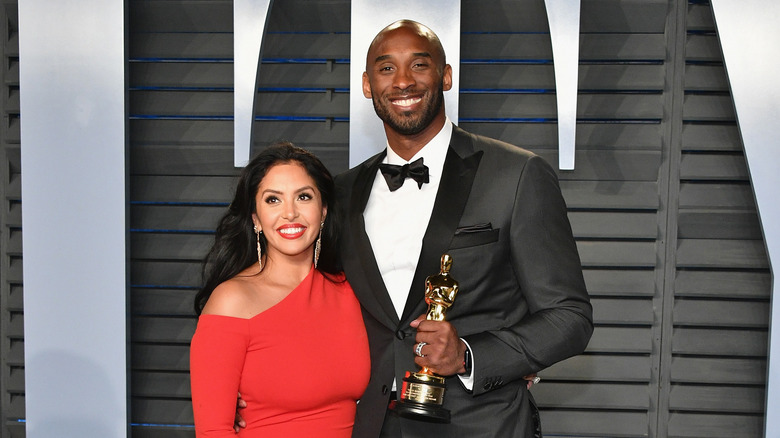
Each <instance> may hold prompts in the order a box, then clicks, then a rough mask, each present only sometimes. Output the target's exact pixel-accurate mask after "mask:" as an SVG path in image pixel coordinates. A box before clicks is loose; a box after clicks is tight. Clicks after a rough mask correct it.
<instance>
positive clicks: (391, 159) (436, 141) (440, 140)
mask: <svg viewBox="0 0 780 438" xmlns="http://www.w3.org/2000/svg"><path fill="white" fill-rule="evenodd" d="M451 137H452V122H450V119H449V117H445V120H444V126H443V127H442V128H441V130H440V131H439V133H438V134H436V136H434V137H433V138H432V139H431V141H429V142H428V143H427V144H426V145H425V146H423V147H422V149H420V150H419V151H418V152H417V153H416V154H414V156H413V157H412V159H411V160H409V161H406V160H404V159H403V158H401V157H400V156H399V155H398V154H396V153H395V151H393V149H392V148H391V147H390V146H389V145H388V146H387V156H386V157H385V159H384V162H385V163H388V164H395V165H399V166H401V165H404V164H406V163H411V162H412V161H414V160H416V159H418V158H421V157H422V158H423V163H424V164H425V165H426V166H428V171H429V173H430V174H431V176H439V175H441V172H442V169H443V168H444V159H445V158H446V157H447V149H448V148H449V146H450V138H451Z"/></svg>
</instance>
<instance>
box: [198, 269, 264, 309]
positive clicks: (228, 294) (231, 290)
mask: <svg viewBox="0 0 780 438" xmlns="http://www.w3.org/2000/svg"><path fill="white" fill-rule="evenodd" d="M254 290H255V286H254V285H253V282H252V281H251V280H250V279H249V278H247V277H242V276H236V277H233V278H231V279H230V280H227V281H225V282H223V283H220V284H219V285H218V286H217V287H216V288H214V291H213V292H211V296H210V297H209V300H208V301H207V302H206V306H205V307H203V312H201V313H202V314H204V315H221V316H232V317H235V318H250V317H252V316H253V312H252V311H251V307H252V303H253V296H254V294H255V293H254Z"/></svg>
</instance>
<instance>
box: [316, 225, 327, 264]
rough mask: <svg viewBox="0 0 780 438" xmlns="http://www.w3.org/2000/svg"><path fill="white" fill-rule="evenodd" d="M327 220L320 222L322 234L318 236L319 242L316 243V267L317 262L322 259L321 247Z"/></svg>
mask: <svg viewBox="0 0 780 438" xmlns="http://www.w3.org/2000/svg"><path fill="white" fill-rule="evenodd" d="M324 226H325V221H322V222H320V235H319V237H317V243H315V244H314V268H315V269H316V268H317V262H319V261H320V248H322V228H323V227H324Z"/></svg>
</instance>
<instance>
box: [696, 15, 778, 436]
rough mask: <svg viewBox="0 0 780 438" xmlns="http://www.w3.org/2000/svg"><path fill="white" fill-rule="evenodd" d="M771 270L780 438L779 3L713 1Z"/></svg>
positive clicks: (771, 426) (774, 427) (774, 423)
mask: <svg viewBox="0 0 780 438" xmlns="http://www.w3.org/2000/svg"><path fill="white" fill-rule="evenodd" d="M710 3H711V4H712V10H713V12H714V15H715V22H716V24H717V27H718V34H719V36H720V44H721V48H722V50H723V59H724V61H725V63H726V72H727V73H728V77H729V85H730V86H731V95H732V98H733V99H734V108H735V109H736V111H737V121H738V123H739V132H740V134H741V135H742V143H743V144H744V145H745V156H746V157H747V163H748V168H749V169H750V180H751V182H752V183H753V193H754V194H755V197H756V204H757V205H758V214H759V217H760V218H761V225H762V227H761V228H762V230H763V232H764V242H765V243H766V247H767V254H768V255H769V263H770V266H771V269H772V307H771V312H772V315H771V326H770V332H769V365H768V367H767V368H768V379H767V404H766V412H767V415H766V420H765V427H766V429H765V436H767V437H780V417H779V416H778V414H780V388H778V385H780V285H778V282H777V276H776V274H777V264H776V263H773V261H776V260H777V258H778V257H780V206H778V203H777V190H778V188H780V149H778V138H780V128H778V121H780V87H778V78H777V74H778V71H780V49H778V44H780V28H778V24H777V23H780V2H776V1H775V2H767V1H763V0H710Z"/></svg>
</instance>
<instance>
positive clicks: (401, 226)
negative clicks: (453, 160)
mask: <svg viewBox="0 0 780 438" xmlns="http://www.w3.org/2000/svg"><path fill="white" fill-rule="evenodd" d="M451 137H452V123H451V122H450V119H449V118H447V119H446V120H445V122H444V127H442V129H441V131H439V133H438V134H436V136H435V137H433V139H431V141H430V142H428V144H426V145H425V146H423V148H422V149H420V151H419V152H417V153H416V154H415V155H414V156H413V157H412V158H411V159H410V160H409V161H406V160H404V159H403V158H401V157H400V156H398V154H396V153H395V152H394V151H393V149H391V148H390V147H389V146H388V147H387V156H386V157H385V159H384V161H383V163H386V164H395V165H398V166H402V165H404V164H407V163H411V162H412V161H415V160H417V159H418V158H421V157H422V159H423V164H425V165H426V166H428V178H429V181H428V183H427V184H423V185H422V187H420V188H418V187H417V182H416V181H414V180H413V179H411V178H407V179H406V181H405V182H404V185H403V186H401V187H400V188H399V189H398V190H396V191H394V192H391V191H390V189H389V188H388V187H387V181H385V178H384V176H382V171H380V170H377V172H376V177H374V185H373V186H372V187H371V195H370V196H369V198H368V204H367V205H366V210H365V211H364V212H363V219H364V221H365V224H366V234H368V238H369V240H370V241H371V248H372V249H373V251H374V256H375V257H376V262H377V265H378V266H379V272H380V273H381V274H382V280H383V281H384V283H385V287H386V288H387V292H388V293H389V294H390V299H391V300H392V301H393V306H394V307H395V311H396V313H397V314H398V318H401V315H402V314H403V311H404V306H405V305H406V299H407V297H408V295H409V290H410V288H412V279H413V277H414V272H415V270H417V261H418V260H419V258H420V251H422V241H423V236H425V230H426V229H427V228H428V222H429V221H430V220H431V213H432V212H433V204H434V202H435V201H436V193H437V192H438V191H439V183H440V182H441V174H442V171H443V170H444V160H445V158H446V157H447V150H448V149H449V146H450V138H451ZM431 274H435V272H431ZM417 289H419V293H420V296H421V297H422V296H423V295H424V294H425V285H424V284H421V285H419V287H416V288H414V289H412V293H417ZM463 342H464V343H466V348H470V347H469V346H468V343H467V342H466V341H465V340H463ZM473 360H474V359H473V355H472V373H471V375H469V376H459V377H460V379H461V381H462V382H463V384H464V385H465V386H466V388H468V389H469V390H470V389H471V388H472V386H473V378H474V374H473V370H474V367H473V363H474V362H473ZM395 388H396V382H393V390H395Z"/></svg>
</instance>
